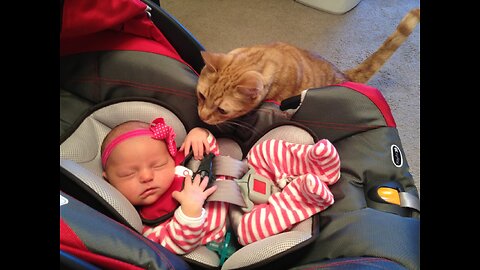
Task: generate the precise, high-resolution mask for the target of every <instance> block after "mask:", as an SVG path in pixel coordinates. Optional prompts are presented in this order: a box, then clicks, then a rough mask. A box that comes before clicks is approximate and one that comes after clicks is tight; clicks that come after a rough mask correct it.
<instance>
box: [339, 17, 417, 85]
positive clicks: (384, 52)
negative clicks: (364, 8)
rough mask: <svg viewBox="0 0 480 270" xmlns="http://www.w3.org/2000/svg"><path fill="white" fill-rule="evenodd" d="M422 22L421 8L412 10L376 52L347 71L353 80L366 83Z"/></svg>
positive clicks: (346, 73)
mask: <svg viewBox="0 0 480 270" xmlns="http://www.w3.org/2000/svg"><path fill="white" fill-rule="evenodd" d="M419 22H420V8H415V9H412V10H410V11H409V12H408V13H407V14H406V15H405V16H404V17H403V19H402V20H401V21H400V23H399V24H398V26H397V28H396V29H395V31H394V32H393V33H392V34H391V35H390V36H389V37H388V38H387V39H386V40H385V41H384V42H383V44H382V46H380V47H379V48H378V49H377V51H376V52H375V53H373V54H372V55H370V57H368V58H367V59H365V61H363V62H362V63H360V64H359V65H358V66H357V67H355V68H352V69H349V70H347V71H345V72H344V73H345V75H347V77H348V79H349V80H350V81H353V82H358V83H365V82H367V81H368V80H370V78H371V77H372V76H373V75H374V74H375V73H376V72H377V71H378V70H379V69H380V68H381V67H382V66H383V64H385V62H386V61H387V60H388V59H389V58H390V57H391V56H392V55H393V53H394V52H395V51H396V50H397V49H398V47H400V45H402V43H403V42H404V41H405V40H406V39H407V37H408V36H409V35H410V33H412V31H413V30H414V29H415V26H416V25H417V24H418V23H419Z"/></svg>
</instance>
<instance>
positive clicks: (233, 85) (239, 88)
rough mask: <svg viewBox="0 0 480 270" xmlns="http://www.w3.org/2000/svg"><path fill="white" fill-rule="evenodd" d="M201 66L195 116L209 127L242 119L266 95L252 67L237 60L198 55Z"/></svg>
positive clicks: (227, 56) (261, 78) (229, 56)
mask: <svg viewBox="0 0 480 270" xmlns="http://www.w3.org/2000/svg"><path fill="white" fill-rule="evenodd" d="M202 57H203V59H204V62H205V66H204V67H203V69H202V71H201V73H200V76H199V78H198V83H197V91H196V92H197V98H198V115H199V117H200V119H201V120H202V121H203V122H205V123H207V124H210V125H216V124H220V123H223V122H225V121H227V120H230V119H234V118H237V117H240V116H242V115H245V114H246V113H248V112H250V111H251V110H253V109H254V108H256V107H257V106H258V105H259V104H260V103H261V102H262V100H263V98H264V97H265V94H266V89H265V86H264V79H263V76H262V74H261V73H259V72H257V71H255V68H254V66H255V65H254V63H253V65H252V63H248V61H245V59H242V58H241V56H238V55H231V54H221V53H210V52H202Z"/></svg>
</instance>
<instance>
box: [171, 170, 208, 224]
mask: <svg viewBox="0 0 480 270" xmlns="http://www.w3.org/2000/svg"><path fill="white" fill-rule="evenodd" d="M207 184H208V176H205V177H204V178H203V179H202V180H201V181H200V175H198V174H197V175H196V176H195V178H193V181H192V177H191V176H190V175H187V176H186V177H185V183H184V186H183V190H182V191H174V192H172V197H173V198H174V199H175V200H177V201H178V202H179V203H180V207H181V208H182V211H183V213H184V214H185V215H187V216H189V217H193V218H195V217H199V216H200V215H201V214H202V207H203V204H204V203H205V200H206V199H207V198H208V196H210V195H211V194H212V193H213V192H215V190H217V186H215V185H214V186H211V187H210V188H208V189H205V188H206V187H207Z"/></svg>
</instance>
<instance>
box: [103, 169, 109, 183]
mask: <svg viewBox="0 0 480 270" xmlns="http://www.w3.org/2000/svg"><path fill="white" fill-rule="evenodd" d="M102 176H103V179H105V180H107V174H106V173H105V171H103V172H102ZM107 181H108V180H107Z"/></svg>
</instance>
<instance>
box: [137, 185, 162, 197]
mask: <svg viewBox="0 0 480 270" xmlns="http://www.w3.org/2000/svg"><path fill="white" fill-rule="evenodd" d="M157 189H158V188H156V187H151V188H147V189H146V190H145V191H143V192H142V194H140V197H144V198H145V197H148V196H150V195H152V194H154V193H155V192H156V190H157Z"/></svg>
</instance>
